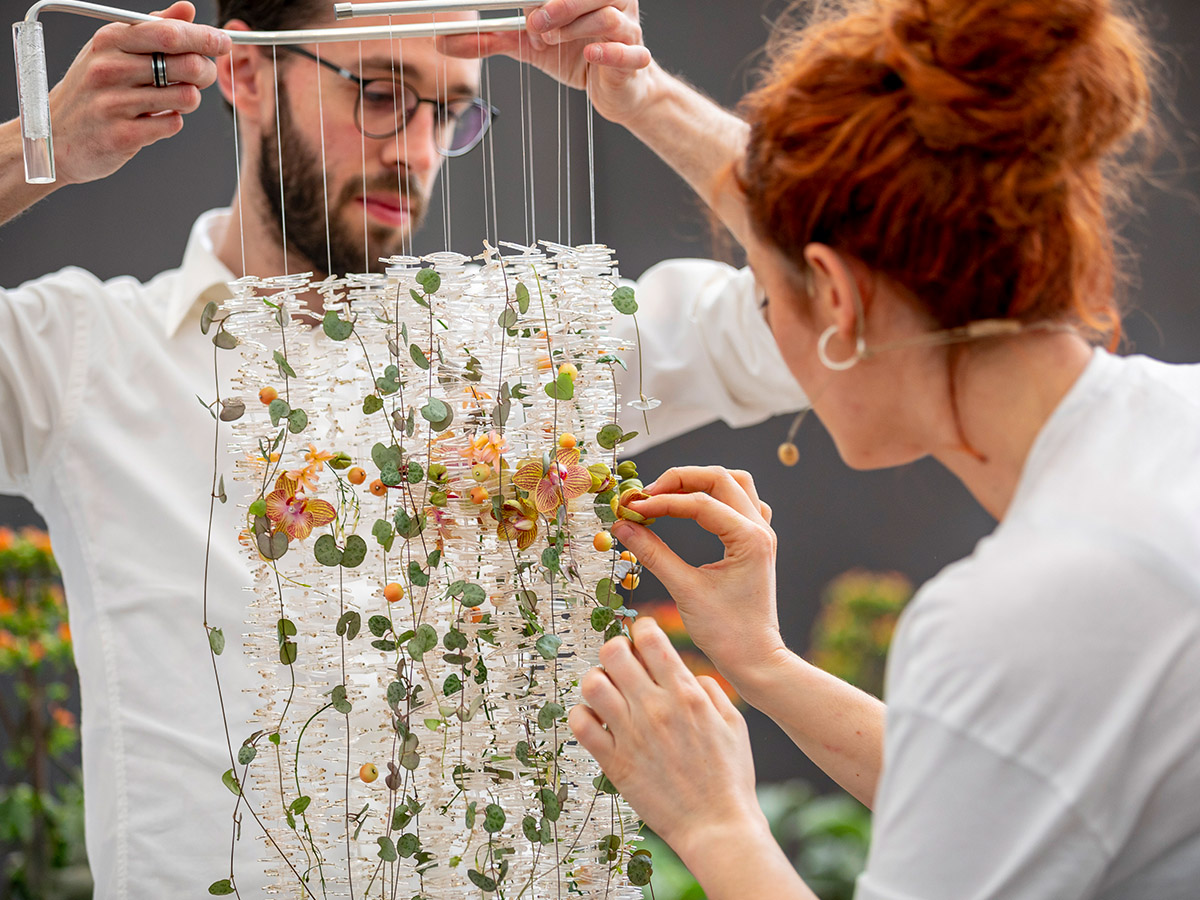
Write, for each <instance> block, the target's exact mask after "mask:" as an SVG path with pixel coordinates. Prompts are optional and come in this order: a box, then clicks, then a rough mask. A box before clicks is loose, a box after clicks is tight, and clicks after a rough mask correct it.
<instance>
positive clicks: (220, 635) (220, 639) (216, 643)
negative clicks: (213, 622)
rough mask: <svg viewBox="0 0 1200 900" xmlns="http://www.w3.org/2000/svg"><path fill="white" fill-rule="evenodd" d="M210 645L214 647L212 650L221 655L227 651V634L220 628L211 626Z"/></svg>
mask: <svg viewBox="0 0 1200 900" xmlns="http://www.w3.org/2000/svg"><path fill="white" fill-rule="evenodd" d="M208 646H210V647H211V648H212V652H213V653H214V654H216V655H217V656H220V655H221V654H222V653H223V652H224V651H225V634H224V632H222V631H221V629H220V628H210V629H209V630H208Z"/></svg>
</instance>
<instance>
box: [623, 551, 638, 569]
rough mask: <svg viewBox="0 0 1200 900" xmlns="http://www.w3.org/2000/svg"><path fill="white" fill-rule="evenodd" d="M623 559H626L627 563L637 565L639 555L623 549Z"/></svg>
mask: <svg viewBox="0 0 1200 900" xmlns="http://www.w3.org/2000/svg"><path fill="white" fill-rule="evenodd" d="M621 559H623V560H625V561H626V562H627V563H632V564H633V565H635V566H636V565H637V557H636V556H634V555H633V554H632V553H630V552H629V551H628V550H622V551H621Z"/></svg>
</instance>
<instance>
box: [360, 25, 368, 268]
mask: <svg viewBox="0 0 1200 900" xmlns="http://www.w3.org/2000/svg"><path fill="white" fill-rule="evenodd" d="M362 72H363V55H362V41H359V42H358V110H359V113H358V118H359V128H358V134H359V137H360V138H362V141H361V144H362V189H363V193H362V208H363V272H370V271H371V245H370V243H369V239H368V237H367V131H366V128H365V127H363V126H364V124H365V123H364V122H363V84H364V82H363V80H362Z"/></svg>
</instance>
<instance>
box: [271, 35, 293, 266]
mask: <svg viewBox="0 0 1200 900" xmlns="http://www.w3.org/2000/svg"><path fill="white" fill-rule="evenodd" d="M271 66H272V67H273V69H274V73H275V149H276V150H277V151H278V153H279V219H280V224H281V229H280V233H281V235H282V238H283V274H284V275H288V274H290V273H289V272H288V242H287V210H286V209H284V199H283V130H282V128H281V127H280V124H279V53H278V52H277V51H276V48H275V45H274V44H272V45H271Z"/></svg>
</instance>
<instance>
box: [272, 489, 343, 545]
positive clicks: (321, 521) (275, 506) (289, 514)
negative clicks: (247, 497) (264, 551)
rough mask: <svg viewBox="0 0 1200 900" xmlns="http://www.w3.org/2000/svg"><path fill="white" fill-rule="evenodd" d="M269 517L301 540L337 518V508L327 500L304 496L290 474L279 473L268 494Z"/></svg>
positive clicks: (275, 524) (293, 536)
mask: <svg viewBox="0 0 1200 900" xmlns="http://www.w3.org/2000/svg"><path fill="white" fill-rule="evenodd" d="M267 518H268V519H270V520H271V523H272V524H273V525H274V526H275V529H274V530H275V531H282V532H283V533H284V534H286V535H287V536H288V538H290V539H291V540H293V541H302V540H304V539H305V538H306V537H308V536H309V535H310V534H312V530H313V529H314V528H320V527H321V526H322V525H328V524H329V523H330V522H332V521H333V520H334V519H336V518H337V510H335V509H334V508H333V507H332V506H331V505H330V504H328V503H326V502H325V501H324V500H314V499H309V498H308V497H305V496H304V493H303V491H302V490H301V489H300V485H299V484H298V483H297V482H296V480H295V479H293V478H291V477H290V475H280V476H279V479H278V480H277V481H276V482H275V490H274V492H272V493H271V494H268V495H267Z"/></svg>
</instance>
